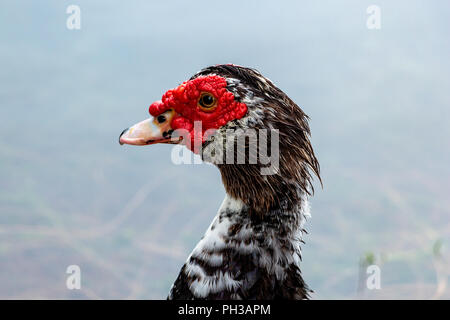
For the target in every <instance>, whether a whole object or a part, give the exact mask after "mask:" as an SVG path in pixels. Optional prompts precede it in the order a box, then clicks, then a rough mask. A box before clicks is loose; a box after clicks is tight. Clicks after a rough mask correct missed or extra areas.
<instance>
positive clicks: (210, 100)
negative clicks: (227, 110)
mask: <svg viewBox="0 0 450 320" xmlns="http://www.w3.org/2000/svg"><path fill="white" fill-rule="evenodd" d="M202 102H203V104H204V105H205V106H210V105H212V104H213V102H214V99H213V97H211V96H210V95H206V96H203V98H202Z"/></svg>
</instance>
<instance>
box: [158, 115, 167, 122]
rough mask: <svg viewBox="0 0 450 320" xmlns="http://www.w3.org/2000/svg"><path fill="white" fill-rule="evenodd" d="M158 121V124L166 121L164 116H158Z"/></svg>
mask: <svg viewBox="0 0 450 320" xmlns="http://www.w3.org/2000/svg"><path fill="white" fill-rule="evenodd" d="M156 119H157V120H158V122H159V123H163V122H164V121H166V117H164V116H158V118H156Z"/></svg>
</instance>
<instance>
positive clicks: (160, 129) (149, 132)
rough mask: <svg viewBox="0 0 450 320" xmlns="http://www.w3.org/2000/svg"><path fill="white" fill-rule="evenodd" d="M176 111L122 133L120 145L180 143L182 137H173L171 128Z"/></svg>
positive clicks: (136, 125) (138, 124)
mask: <svg viewBox="0 0 450 320" xmlns="http://www.w3.org/2000/svg"><path fill="white" fill-rule="evenodd" d="M174 116H175V111H173V110H167V111H166V112H164V113H162V114H160V115H159V116H157V117H155V118H153V117H150V118H149V119H147V120H144V121H141V122H139V123H136V124H135V125H134V126H132V127H130V128H128V129H125V130H123V131H122V133H121V134H120V137H119V143H120V144H131V145H135V146H144V145H148V144H155V143H179V142H180V141H181V138H180V137H172V133H173V130H172V128H171V126H170V123H171V122H172V118H173V117H174Z"/></svg>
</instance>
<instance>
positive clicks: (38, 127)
mask: <svg viewBox="0 0 450 320" xmlns="http://www.w3.org/2000/svg"><path fill="white" fill-rule="evenodd" d="M71 4H75V5H78V6H79V7H80V9H81V29H80V30H69V29H67V27H66V19H67V17H68V14H66V8H67V7H68V6H69V5H71ZM372 4H375V5H378V6H379V8H380V9H381V29H380V30H369V29H368V28H367V26H366V20H367V18H368V14H367V13H366V9H367V7H368V6H369V5H372ZM449 15H450V4H449V3H448V2H444V1H376V2H373V1H356V0H355V1H281V2H275V1H270V2H269V1H243V0H241V1H226V2H224V1H221V2H212V1H195V2H194V1H159V2H156V1H154V2H150V1H130V2H125V1H11V0H10V1H2V3H1V4H0V40H1V41H0V70H1V72H0V84H1V86H0V118H1V119H2V125H1V126H0V180H1V181H0V186H1V188H2V192H1V195H0V210H1V211H0V227H1V229H0V297H25V298H29V297H36V296H39V297H53V298H72V297H86V296H87V297H96V296H98V297H103V298H124V297H138V298H149V297H150V298H158V297H159V298H161V297H164V295H165V293H166V292H167V291H168V288H169V286H170V284H171V282H172V281H173V279H174V278H175V276H176V274H177V272H178V270H179V268H180V267H181V264H182V262H183V260H184V257H187V255H188V254H189V252H190V250H191V249H192V248H193V246H194V245H195V243H196V241H197V240H198V239H199V238H200V237H201V235H202V234H203V232H204V230H206V228H207V226H208V225H209V222H210V221H211V219H212V218H213V216H214V214H215V212H216V210H217V208H218V207H219V205H220V203H221V200H222V198H223V196H224V191H223V188H222V186H221V182H220V177H219V174H218V171H217V170H216V169H215V168H213V167H210V166H176V165H174V164H172V163H171V162H170V152H171V149H170V146H152V147H151V148H150V147H149V148H133V147H129V146H125V147H120V146H119V145H118V143H117V139H118V135H119V134H120V132H121V131H122V129H124V128H125V127H127V126H129V125H130V124H133V123H135V122H137V121H139V120H142V119H144V118H145V117H147V115H148V113H147V110H148V106H149V105H150V104H151V103H152V102H153V101H155V100H158V99H160V98H161V95H162V94H163V93H164V92H165V91H166V90H167V89H170V88H172V87H175V86H177V85H178V84H179V83H181V82H182V81H184V80H186V79H188V78H189V77H190V76H191V75H192V74H194V73H195V72H196V71H198V70H199V69H201V68H203V67H205V66H208V65H211V64H219V63H234V64H239V65H244V66H250V67H254V68H256V69H258V70H259V71H261V73H262V74H264V75H265V76H267V77H268V78H270V79H271V80H273V81H274V82H275V84H277V85H278V86H279V87H280V88H281V89H282V90H284V91H285V92H286V93H287V94H288V95H289V96H290V97H291V98H292V99H293V100H294V101H296V102H297V103H298V104H299V105H300V106H301V107H302V108H303V109H304V111H305V112H306V113H307V114H308V115H310V117H311V128H312V140H313V144H314V147H315V150H316V153H317V155H318V158H319V161H320V163H321V166H322V174H323V180H324V189H323V190H321V189H320V187H319V188H318V191H317V193H316V196H315V197H314V199H313V200H312V216H313V217H312V220H311V222H310V223H309V224H308V227H307V228H308V230H309V231H310V235H308V236H307V237H306V239H305V240H306V242H307V244H306V245H305V247H304V261H305V262H304V273H305V279H306V281H307V282H308V283H309V284H310V286H311V287H312V288H314V289H315V291H316V293H317V297H344V296H345V297H352V295H353V294H354V289H355V288H356V278H357V276H358V275H357V263H358V260H359V258H360V256H361V255H362V254H363V253H364V252H365V251H367V250H369V251H374V252H376V253H380V252H384V253H389V254H391V253H392V254H393V255H395V254H397V253H399V252H400V253H404V252H405V250H406V252H408V254H409V253H411V252H416V251H420V250H428V249H426V248H431V246H432V244H433V241H435V240H436V239H439V238H444V239H448V237H449V234H450V226H449V221H448V213H449V212H448V205H449V204H450V202H449V199H448V190H449V187H450V183H449V181H450V180H449V178H450V172H449V169H448V163H450V152H449V137H450V129H449V126H448V123H449V119H450V118H449V116H450V111H449V106H450V98H449V94H448V90H449V88H450V77H449V74H450V62H449V59H448V57H449V49H450V38H449V35H448V30H449V27H450V22H449ZM139 192H141V193H139ZM136 197H137V198H136ZM130 199H131V200H130ZM133 199H134V200H133ZM136 199H137V200H136ZM133 206H134V207H133ZM114 217H119V218H118V219H117V220H114ZM120 217H122V218H120ZM111 219H112V221H113V222H114V223H113V224H112V225H111V228H112V229H108V230H107V231H99V233H98V234H99V235H98V236H97V237H96V236H90V237H86V236H85V235H84V236H78V237H77V236H75V235H73V234H76V233H77V232H80V230H91V229H92V230H94V231H95V230H96V228H100V229H101V227H102V226H104V225H108V223H109V222H110V221H111ZM102 232H104V233H102ZM95 233H96V232H94V234H95ZM61 234H64V236H62V235H61ZM61 237H62V238H61ZM83 237H84V238H83ZM61 239H62V240H61ZM124 239H125V240H124ZM55 243H58V245H55ZM422 244H423V247H422V246H421V245H422ZM160 245H161V246H163V247H164V248H162V249H161V248H159V247H158V248H159V249H158V248H157V249H155V248H156V247H157V246H160ZM121 246H122V247H121ZM174 248H175V249H176V250H179V254H178V255H176V257H175V258H174V256H173V254H166V253H167V252H169V251H170V252H178V251H176V250H175V249H174ZM158 250H160V251H158ZM163 252H165V253H163ZM420 252H422V251H420ZM427 252H428V251H427ZM2 256H3V257H2ZM94 257H101V258H102V260H101V261H100V262H98V261H97V260H95V259H94ZM145 257H148V258H145ZM77 259H80V262H79V264H82V265H83V266H84V268H85V270H87V271H86V277H90V278H88V279H91V282H90V283H89V282H88V280H86V281H87V282H86V283H87V284H86V287H87V288H89V289H90V290H91V291H89V292H90V293H82V294H81V295H80V296H77V295H76V294H74V293H73V292H69V293H68V292H67V290H66V289H65V288H64V279H65V268H66V266H67V265H69V264H73V263H75V264H77V263H78V262H77V261H76V260H77ZM171 259H175V260H171ZM94 260H95V263H96V264H95V265H94V262H92V261H94ZM5 261H8V262H5ZM48 261H53V264H52V263H48ZM89 261H90V262H89ZM402 261H404V260H402ZM420 263H422V262H417V261H416V260H413V261H412V262H411V261H409V260H408V262H407V263H406V264H408V265H409V264H412V265H414V266H417V265H420ZM111 265H112V266H111ZM106 266H109V267H106ZM390 266H392V264H391V265H390ZM430 268H432V267H430ZM392 269H393V270H395V271H392V275H391V276H390V278H389V279H390V280H389V281H393V283H396V284H397V282H395V279H397V278H398V277H397V275H398V273H399V272H400V271H398V269H395V267H392ZM30 270H33V271H30ZM105 270H107V271H105ZM430 270H431V271H430V274H432V272H433V271H432V269H430ZM387 272H388V271H387ZM388 273H389V272H388ZM24 274H25V275H26V276H24ZM100 274H101V275H102V276H99V275H100ZM111 274H112V276H111ZM412 274H413V273H412ZM387 277H389V276H387ZM95 279H98V281H97V282H95ZM117 279H119V280H117ZM155 279H158V281H160V282H157V281H156V280H155ZM160 279H162V280H160ZM330 279H331V280H330ZM392 279H394V280H392ZM416 279H417V277H416V276H415V275H411V276H409V277H406V278H405V280H404V281H403V282H401V283H402V284H403V283H412V282H414V281H415V280H416ZM427 279H428V278H427ZM333 281H334V282H333ZM430 281H431V280H430ZM425 282H426V281H425ZM2 283H3V285H2ZM105 283H111V284H108V285H105ZM129 283H139V284H142V283H145V284H142V288H141V287H138V288H139V289H136V288H137V287H132V288H131V289H130V288H129V287H128V284H129ZM124 288H125V289H124ZM133 288H134V289H133ZM127 290H128V291H127ZM133 290H135V291H133ZM136 290H137V291H136ZM124 292H125V293H124ZM83 294H84V296H83ZM392 295H393V296H395V295H396V294H395V290H394V293H393V294H392Z"/></svg>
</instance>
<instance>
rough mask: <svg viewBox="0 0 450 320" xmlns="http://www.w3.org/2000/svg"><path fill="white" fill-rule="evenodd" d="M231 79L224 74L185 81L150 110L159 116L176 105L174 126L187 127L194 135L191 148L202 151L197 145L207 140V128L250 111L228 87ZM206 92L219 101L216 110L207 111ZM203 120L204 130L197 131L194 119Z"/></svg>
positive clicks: (169, 91)
mask: <svg viewBox="0 0 450 320" xmlns="http://www.w3.org/2000/svg"><path fill="white" fill-rule="evenodd" d="M226 86H227V82H226V80H225V78H223V77H220V76H216V75H213V76H201V77H198V78H195V79H193V80H189V81H185V82H183V83H182V84H181V85H179V86H178V87H177V88H175V89H171V90H168V91H167V92H166V93H165V94H164V95H163V96H162V99H161V101H156V102H154V103H152V104H151V105H150V108H149V112H150V114H151V115H152V116H154V117H157V116H158V115H160V114H161V113H163V112H165V111H167V110H168V109H174V110H175V111H176V112H177V113H178V114H177V115H176V116H175V117H174V118H173V119H172V122H171V127H172V129H174V130H177V129H185V130H187V131H188V132H189V136H190V138H191V143H190V146H189V144H187V146H188V147H190V149H191V150H192V151H193V152H195V153H198V152H199V150H198V148H197V147H195V146H201V145H202V143H203V142H205V140H206V138H207V137H205V131H206V130H211V129H218V128H220V127H222V126H224V125H225V124H226V123H228V122H229V121H232V120H235V119H240V118H242V117H243V116H244V115H245V114H246V113H247V106H246V105H245V103H241V102H238V101H235V100H234V95H233V94H232V93H231V92H229V91H228V90H227V89H226ZM202 93H210V94H212V95H213V96H214V97H215V98H216V100H217V104H216V107H215V108H212V110H208V111H204V110H202V109H201V108H200V106H199V104H198V101H199V99H200V95H201V94H202ZM195 121H200V122H201V125H202V130H201V132H194V122H195ZM208 132H210V131H208Z"/></svg>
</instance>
